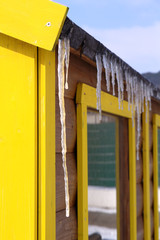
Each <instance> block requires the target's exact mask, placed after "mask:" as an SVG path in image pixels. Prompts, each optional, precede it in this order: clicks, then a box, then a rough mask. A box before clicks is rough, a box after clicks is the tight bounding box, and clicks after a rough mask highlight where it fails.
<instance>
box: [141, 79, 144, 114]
mask: <svg viewBox="0 0 160 240" xmlns="http://www.w3.org/2000/svg"><path fill="white" fill-rule="evenodd" d="M141 93H142V94H141V113H142V112H144V84H143V81H142V80H141Z"/></svg>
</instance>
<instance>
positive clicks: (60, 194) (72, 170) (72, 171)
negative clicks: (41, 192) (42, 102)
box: [56, 153, 77, 211]
mask: <svg viewBox="0 0 160 240" xmlns="http://www.w3.org/2000/svg"><path fill="white" fill-rule="evenodd" d="M67 170H68V180H69V197H70V207H72V206H75V205H76V194H77V171H76V156H75V153H67ZM64 209H65V189H64V173H63V167H62V155H61V154H60V153H59V154H56V211H61V210H64Z"/></svg>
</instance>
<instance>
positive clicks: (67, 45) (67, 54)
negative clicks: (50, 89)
mask: <svg viewBox="0 0 160 240" xmlns="http://www.w3.org/2000/svg"><path fill="white" fill-rule="evenodd" d="M64 45H65V65H66V82H65V89H68V69H69V57H70V40H69V38H64Z"/></svg>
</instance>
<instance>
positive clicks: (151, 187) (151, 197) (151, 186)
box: [150, 180, 153, 206]
mask: <svg viewBox="0 0 160 240" xmlns="http://www.w3.org/2000/svg"><path fill="white" fill-rule="evenodd" d="M152 205H153V182H152V180H151V181H150V206H152Z"/></svg>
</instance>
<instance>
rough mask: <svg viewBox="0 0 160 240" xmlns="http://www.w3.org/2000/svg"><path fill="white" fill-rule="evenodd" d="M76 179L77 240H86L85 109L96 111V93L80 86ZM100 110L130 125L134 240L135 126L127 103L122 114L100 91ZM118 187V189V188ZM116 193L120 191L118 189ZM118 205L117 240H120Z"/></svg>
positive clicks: (114, 101)
mask: <svg viewBox="0 0 160 240" xmlns="http://www.w3.org/2000/svg"><path fill="white" fill-rule="evenodd" d="M76 103H77V161H78V166H77V171H78V173H77V175H78V240H88V160H87V159H88V147H87V145H88V144H87V108H92V109H96V105H97V97H96V89H95V88H93V87H90V86H88V85H86V84H83V83H79V84H78V87H77V96H76ZM101 108H102V111H103V112H106V113H110V114H114V115H116V116H121V117H125V118H128V122H129V176H130V239H131V240H136V239H137V216H136V208H137V206H136V147H135V127H134V126H135V124H134V125H132V112H131V111H129V110H128V103H127V102H126V101H124V102H123V110H122V109H119V105H118V99H117V98H116V97H113V96H112V95H110V94H107V93H105V92H102V91H101ZM117 187H118V186H117ZM118 192H119V189H118ZM119 204H120V203H118V206H117V210H118V212H117V215H118V227H117V229H118V234H117V236H118V239H119V235H120V234H119V233H120V232H119V231H120V229H119V226H120V223H119V219H120V218H119Z"/></svg>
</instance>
